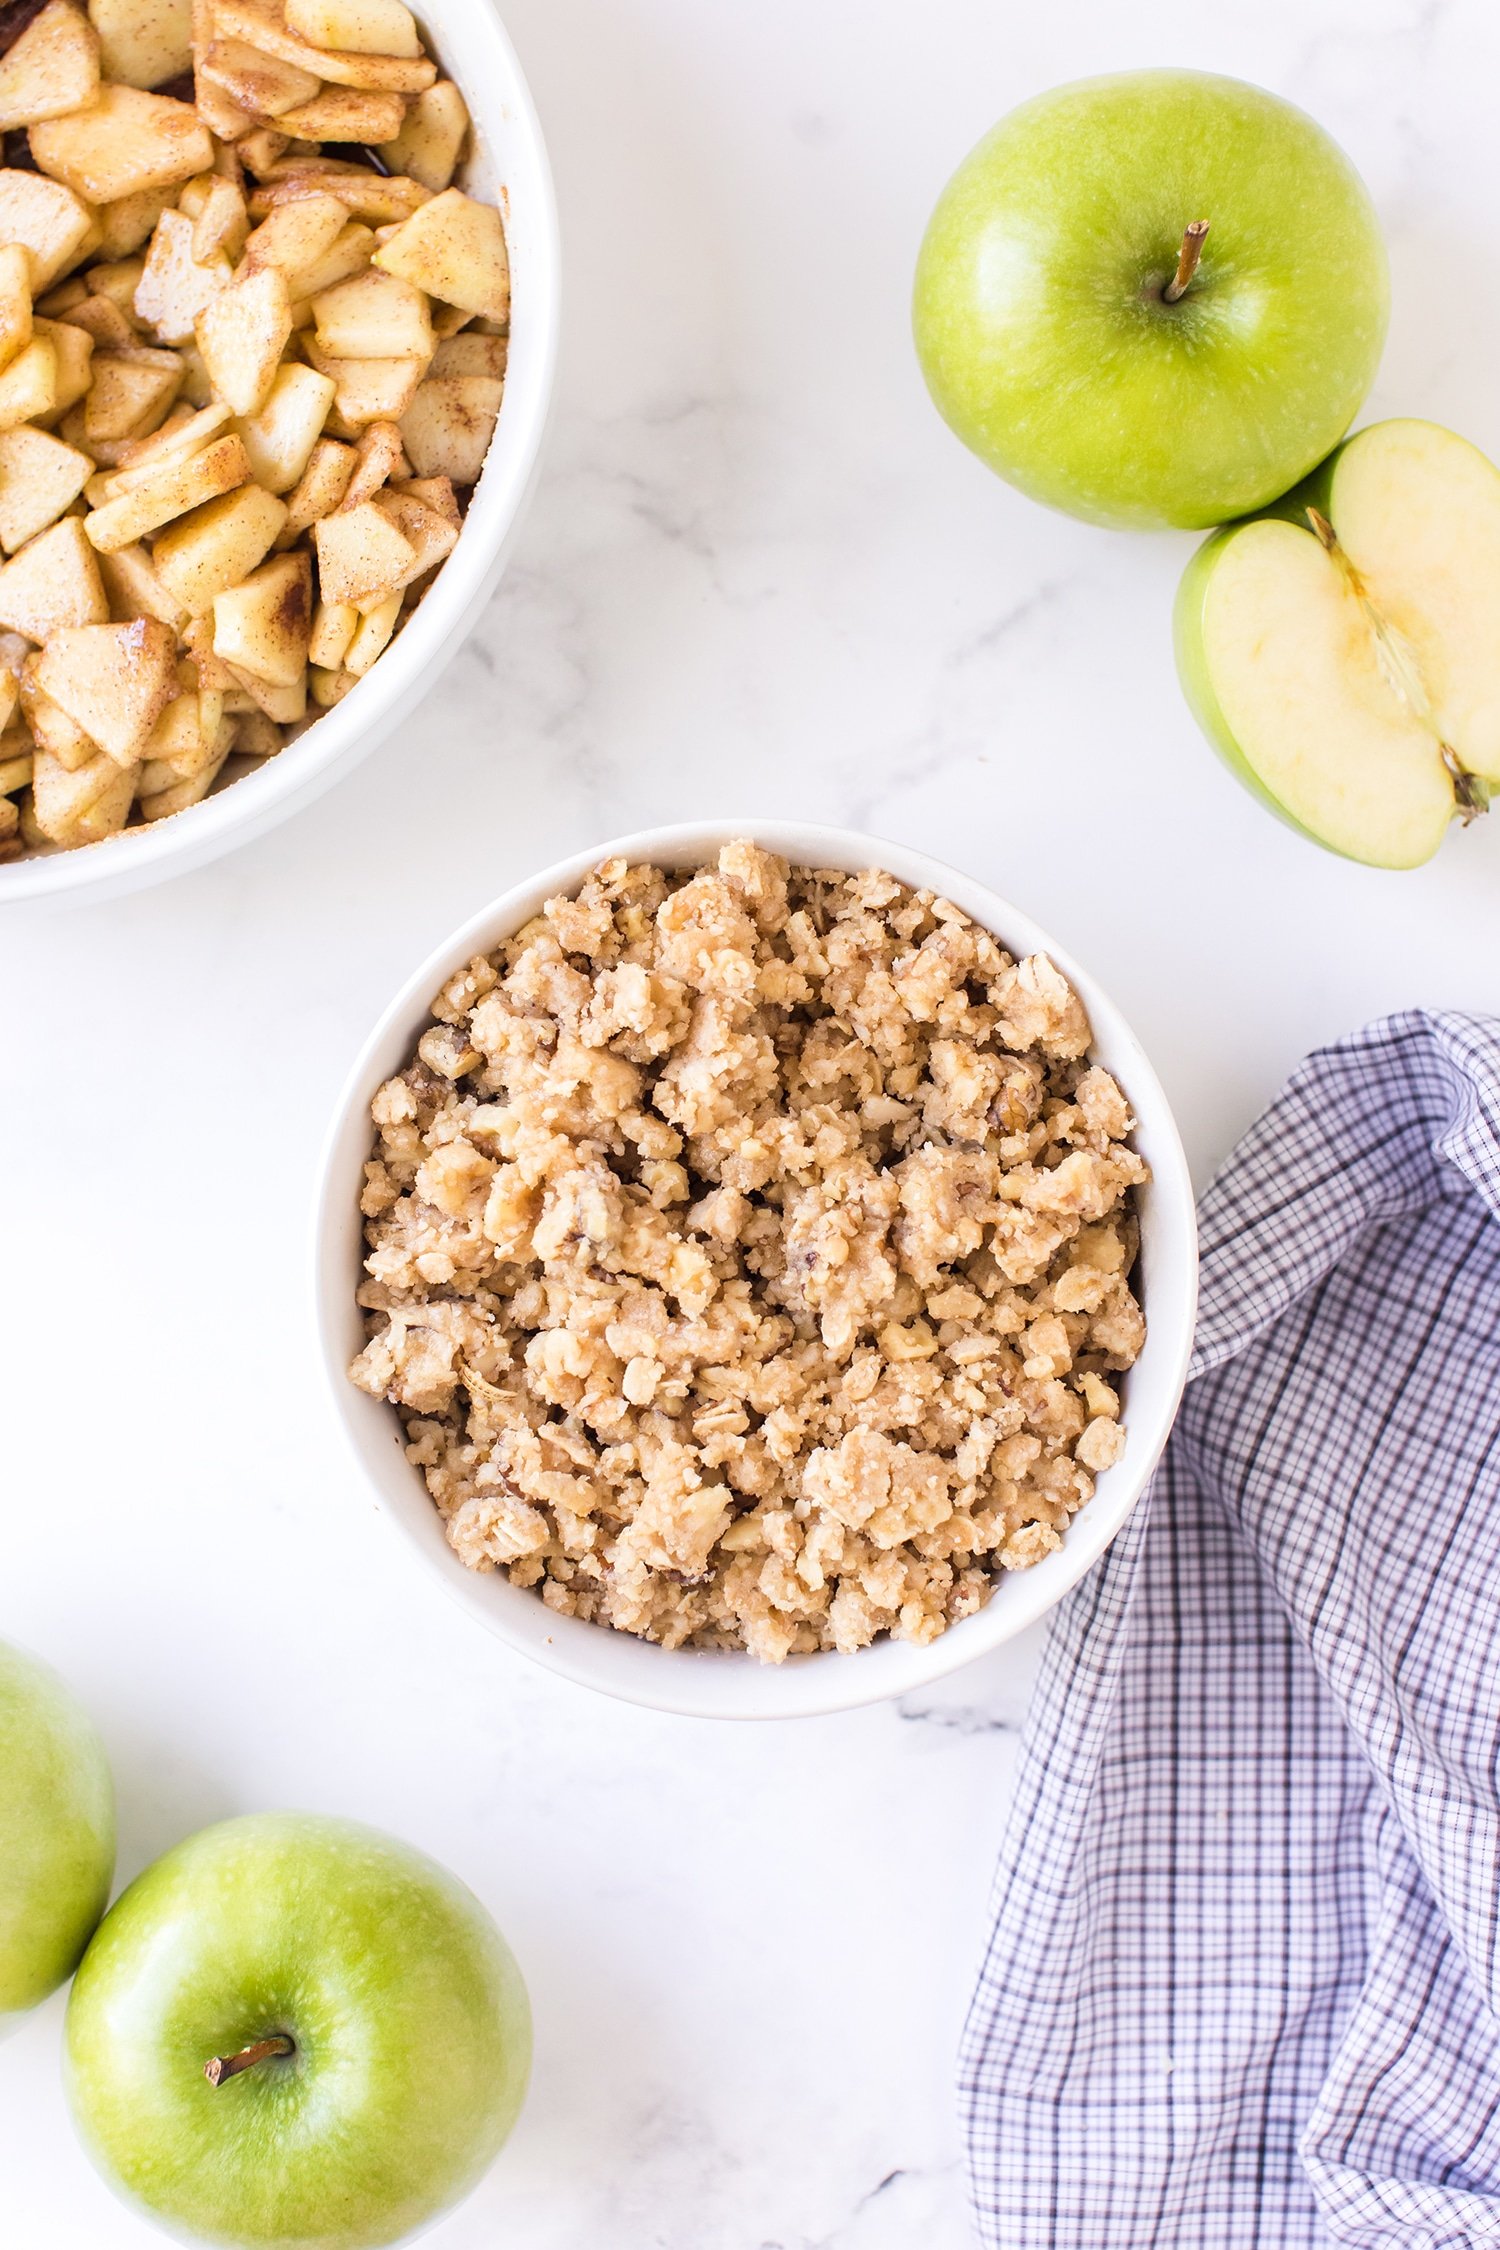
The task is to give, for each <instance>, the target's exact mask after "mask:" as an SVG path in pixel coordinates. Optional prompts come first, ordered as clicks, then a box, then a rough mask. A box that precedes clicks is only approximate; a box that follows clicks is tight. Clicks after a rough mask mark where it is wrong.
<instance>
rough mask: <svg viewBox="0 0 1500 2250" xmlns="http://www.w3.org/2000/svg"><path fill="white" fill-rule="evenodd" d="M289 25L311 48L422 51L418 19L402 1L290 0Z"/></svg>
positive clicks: (399, 52) (372, 52)
mask: <svg viewBox="0 0 1500 2250" xmlns="http://www.w3.org/2000/svg"><path fill="white" fill-rule="evenodd" d="M286 27H287V30H288V31H290V32H292V33H294V34H295V35H296V37H297V38H299V39H305V40H306V41H307V43H308V45H309V46H310V47H333V48H335V49H337V50H339V51H340V52H343V53H347V54H355V55H404V56H405V57H406V58H407V59H408V60H410V59H411V57H412V56H414V55H420V54H421V52H422V42H421V39H420V38H419V36H418V33H417V24H416V18H415V17H414V16H413V14H412V12H411V10H410V8H406V7H403V6H402V4H401V0H287V4H286Z"/></svg>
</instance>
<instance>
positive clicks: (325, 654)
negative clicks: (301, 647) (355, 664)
mask: <svg viewBox="0 0 1500 2250" xmlns="http://www.w3.org/2000/svg"><path fill="white" fill-rule="evenodd" d="M359 622H360V620H359V611H358V610H357V609H356V608H355V606H354V604H353V602H319V604H318V608H317V614H316V616H315V617H314V618H313V629H312V639H311V641H310V642H309V643H308V649H307V656H308V662H309V663H311V664H318V665H321V666H322V667H323V669H324V670H325V671H330V672H336V671H337V670H338V668H339V666H340V665H341V664H342V663H343V661H344V652H345V650H346V649H347V648H348V646H349V643H350V642H351V641H352V640H353V638H354V636H355V634H356V633H357V632H358V631H359Z"/></svg>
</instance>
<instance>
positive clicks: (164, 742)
mask: <svg viewBox="0 0 1500 2250" xmlns="http://www.w3.org/2000/svg"><path fill="white" fill-rule="evenodd" d="M223 723H224V698H223V697H222V696H221V695H214V694H201V693H194V692H190V693H188V694H185V695H178V696H174V697H173V699H172V701H171V702H170V703H169V704H168V705H167V707H166V709H165V710H164V711H163V712H162V715H161V717H160V718H159V719H158V720H157V722H156V725H155V726H154V727H153V728H152V730H151V735H150V738H149V740H148V741H147V742H146V743H145V744H144V746H143V747H142V750H141V764H142V769H143V770H142V773H141V778H140V790H141V795H142V796H143V797H145V796H149V795H150V794H151V793H152V792H153V791H154V790H157V789H170V788H171V786H172V784H173V782H174V781H190V780H191V779H192V777H193V775H194V774H195V773H202V771H203V769H204V767H205V766H207V765H211V764H212V763H213V760H214V758H215V757H216V756H217V755H218V753H219V749H220V729H221V728H222V726H223ZM153 767H155V768H157V769H158V770H157V771H155V772H153V771H152V768H153Z"/></svg>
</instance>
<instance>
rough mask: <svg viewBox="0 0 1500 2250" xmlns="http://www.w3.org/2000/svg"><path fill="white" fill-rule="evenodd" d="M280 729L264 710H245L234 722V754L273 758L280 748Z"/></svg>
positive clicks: (246, 756) (245, 756)
mask: <svg viewBox="0 0 1500 2250" xmlns="http://www.w3.org/2000/svg"><path fill="white" fill-rule="evenodd" d="M281 740H282V737H281V729H280V727H279V726H277V724H276V722H275V720H274V719H272V718H269V717H268V716H267V715H266V713H265V712H264V711H247V712H246V713H245V714H244V716H243V717H242V718H239V719H236V721H235V723H234V748H235V755H236V756H237V757H241V758H274V757H275V756H276V753H277V752H278V750H280V748H281Z"/></svg>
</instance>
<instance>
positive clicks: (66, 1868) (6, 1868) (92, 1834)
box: [0, 1643, 115, 2034]
mask: <svg viewBox="0 0 1500 2250" xmlns="http://www.w3.org/2000/svg"><path fill="white" fill-rule="evenodd" d="M114 1866H115V1803H114V1791H113V1789H112V1788H111V1786H110V1779H109V1767H108V1765H107V1764H106V1763H105V1758H104V1748H103V1745H102V1743H101V1742H100V1740H99V1737H98V1735H97V1734H96V1733H95V1732H94V1728H93V1725H92V1723H91V1721H90V1720H89V1718H88V1715H87V1714H86V1712H84V1711H83V1709H82V1708H81V1707H80V1705H79V1704H78V1703H76V1702H75V1701H74V1699H73V1696H72V1694H71V1693H70V1692H69V1690H68V1689H67V1688H66V1687H65V1686H64V1685H63V1682H62V1681H61V1680H60V1679H59V1678H58V1676H57V1674H56V1673H55V1672H54V1671H52V1669H51V1668H50V1666H48V1665H46V1664H42V1663H40V1662H39V1661H38V1660H37V1658H36V1657H34V1656H23V1655H22V1653H21V1651H20V1650H19V1649H15V1648H7V1647H6V1646H5V1645H4V1644H3V1643H0V2034H3V2033H4V2031H5V2030H6V2029H7V2028H9V2027H10V2026H11V2025H13V2023H14V2020H15V2018H16V2017H17V2016H19V2015H20V2014H21V2012H22V2011H23V2010H24V2009H27V2008H34V2007H35V2006H36V2004H37V2002H38V2001H39V2000H45V1999H46V1997H47V1995H48V1993H49V1992H55V1991H56V1989H57V1987H58V1986H59V1985H60V1984H61V1983H63V1982H64V1980H65V1979H66V1978H68V1977H70V1976H71V1975H72V1973H73V1971H74V1969H75V1968H76V1967H77V1966H78V1960H79V1956H80V1955H81V1954H82V1952H83V1949H84V1947H85V1946H86V1945H87V1944H88V1941H89V1939H90V1938H91V1937H92V1936H93V1934H94V1930H95V1927H96V1926H97V1924H98V1920H99V1917H100V1915H101V1914H102V1913H103V1912H104V1909H105V1905H106V1904H107V1902H108V1899H109V1884H110V1877H111V1876H112V1875H113V1873H114Z"/></svg>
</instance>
